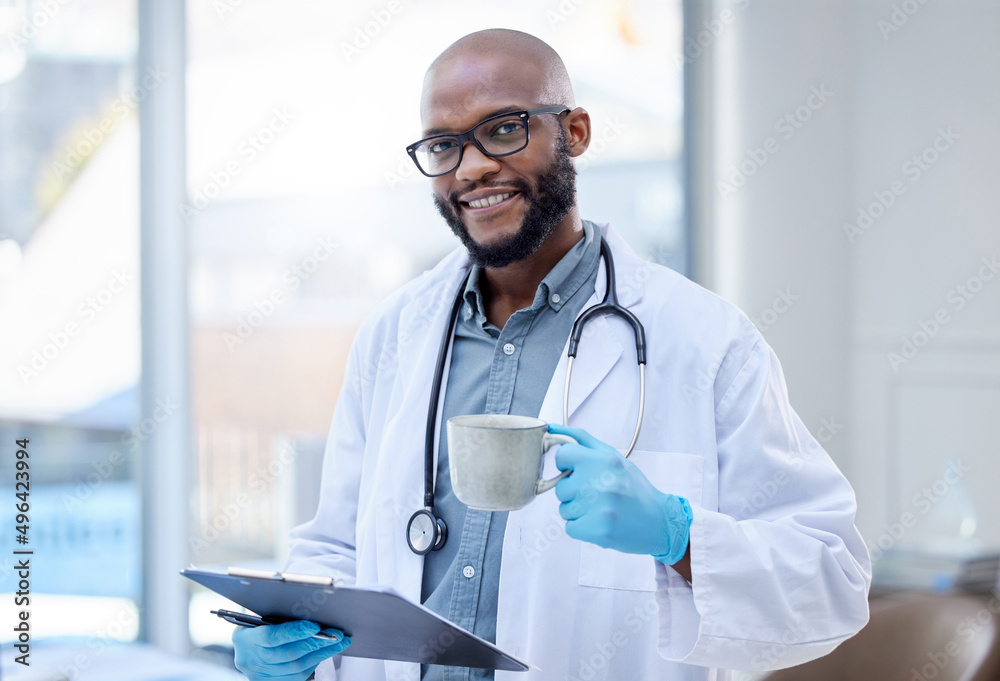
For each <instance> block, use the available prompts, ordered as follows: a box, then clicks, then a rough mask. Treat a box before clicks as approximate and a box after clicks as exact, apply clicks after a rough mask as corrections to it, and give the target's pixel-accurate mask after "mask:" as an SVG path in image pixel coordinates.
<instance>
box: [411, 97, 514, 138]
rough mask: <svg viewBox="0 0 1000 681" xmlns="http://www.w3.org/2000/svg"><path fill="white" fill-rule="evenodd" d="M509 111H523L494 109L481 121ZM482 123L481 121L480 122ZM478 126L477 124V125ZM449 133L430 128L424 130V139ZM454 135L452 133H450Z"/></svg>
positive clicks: (446, 130) (511, 107)
mask: <svg viewBox="0 0 1000 681" xmlns="http://www.w3.org/2000/svg"><path fill="white" fill-rule="evenodd" d="M511 111H525V109H524V107H520V106H513V105H512V106H504V107H501V108H499V109H494V110H493V111H492V112H490V113H488V114H486V115H485V116H484V117H483V119H482V120H483V121H485V120H486V119H487V118H493V117H494V116H499V115H500V114H505V113H510V112H511ZM480 123H482V121H480ZM477 125H478V123H477ZM450 132H451V131H450V130H448V128H431V129H430V130H424V137H434V136H435V135H447V134H448V133H450ZM452 134H454V133H452Z"/></svg>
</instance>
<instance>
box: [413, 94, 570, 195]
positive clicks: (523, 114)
mask: <svg viewBox="0 0 1000 681" xmlns="http://www.w3.org/2000/svg"><path fill="white" fill-rule="evenodd" d="M567 111H572V109H570V108H569V107H568V106H560V105H558V104H556V105H552V106H541V107H538V108H537V109H524V110H520V111H518V110H514V111H506V112H504V113H499V114H497V115H495V116H490V117H489V118H486V119H484V120H481V121H479V122H478V123H476V125H474V126H473V127H471V128H469V129H468V130H466V131H465V132H459V133H442V134H440V135H431V136H430V137H425V138H423V139H421V140H417V141H416V142H414V143H413V144H411V145H409V146H408V147H406V153H407V154H409V155H410V158H411V159H413V165H415V166H417V170H419V171H420V172H421V173H423V174H424V175H426V176H427V177H441V176H442V175H447V174H448V173H453V172H455V170H457V169H458V167H459V166H460V165H462V154H463V153H464V152H465V143H466V142H472V143H473V144H475V145H476V148H477V149H479V151H481V152H483V154H484V155H486V156H488V157H490V158H503V157H504V156H511V155H512V154H516V153H518V152H520V151H524V150H525V149H526V148H527V147H528V142H530V141H531V132H530V130H531V128H530V126H529V125H527V122H528V120H529V119H530V118H531V117H532V116H538V115H539V114H557V115H560V116H561V115H562V114H564V113H566V112H567ZM507 116H518V117H520V118H522V119H523V120H524V121H525V126H524V146H522V147H520V148H518V149H515V150H514V151H507V152H504V153H502V154H493V153H490V152H488V151H486V149H485V148H483V145H482V143H481V142H480V141H479V140H478V139H476V134H475V133H476V130H478V129H479V128H480V127H482V126H483V125H485V124H486V123H489V122H490V121H495V120H496V119H498V118H505V117H507ZM440 137H453V138H455V139H456V140H458V161H456V162H455V167H454V168H452V169H451V170H448V171H446V172H443V173H435V174H434V175H431V174H430V173H428V172H427V171H426V170H424V169H423V168H422V167H421V166H420V162H419V161H418V160H417V147H419V146H420V145H421V144H423V143H424V142H427V141H428V140H433V139H438V138H440Z"/></svg>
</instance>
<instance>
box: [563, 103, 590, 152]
mask: <svg viewBox="0 0 1000 681" xmlns="http://www.w3.org/2000/svg"><path fill="white" fill-rule="evenodd" d="M566 131H567V132H568V133H569V149H570V156H573V157H576V156H581V155H583V153H584V152H585V151H587V148H588V147H590V114H589V113H587V110H586V109H584V108H583V107H579V106H578V107H576V108H575V109H573V110H572V111H570V112H569V113H568V114H567V115H566Z"/></svg>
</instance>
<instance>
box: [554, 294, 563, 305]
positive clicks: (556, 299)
mask: <svg viewBox="0 0 1000 681" xmlns="http://www.w3.org/2000/svg"><path fill="white" fill-rule="evenodd" d="M560 300H562V298H560V297H559V294H558V293H553V294H552V302H553V303H558V302H559V301H560Z"/></svg>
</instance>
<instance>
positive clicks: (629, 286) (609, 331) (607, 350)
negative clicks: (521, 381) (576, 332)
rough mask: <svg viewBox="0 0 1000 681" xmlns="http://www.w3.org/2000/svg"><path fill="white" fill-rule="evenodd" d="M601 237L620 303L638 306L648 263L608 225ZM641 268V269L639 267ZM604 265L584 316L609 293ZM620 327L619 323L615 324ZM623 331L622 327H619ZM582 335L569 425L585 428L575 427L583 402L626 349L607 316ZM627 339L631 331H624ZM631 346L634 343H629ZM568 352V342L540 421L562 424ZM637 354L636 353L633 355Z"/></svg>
mask: <svg viewBox="0 0 1000 681" xmlns="http://www.w3.org/2000/svg"><path fill="white" fill-rule="evenodd" d="M600 227H601V231H602V233H604V232H606V234H605V236H606V238H607V240H608V245H609V246H610V247H611V250H612V256H613V258H614V261H615V273H616V277H617V290H618V300H619V303H620V304H621V305H623V306H625V307H627V308H630V307H632V306H633V305H635V304H636V303H637V302H638V301H639V300H640V299H641V297H642V295H641V293H642V284H644V283H645V281H646V280H648V278H649V273H648V270H647V269H646V266H645V263H643V262H642V261H640V260H638V258H636V257H635V254H634V253H632V252H631V250H629V249H628V247H627V246H626V245H625V244H624V242H623V241H622V240H621V238H620V237H619V236H618V234H617V233H616V232H615V231H614V230H612V229H610V227H608V226H607V225H600ZM637 265H638V266H637ZM605 267H606V265H605V261H604V259H603V258H602V259H601V261H600V264H599V265H598V268H597V280H596V281H595V283H594V293H593V295H591V296H590V299H589V300H588V301H587V303H586V305H584V306H583V308H582V310H581V312H583V311H586V310H587V309H589V308H590V307H592V306H594V305H597V304H598V303H600V302H601V300H602V299H603V298H604V292H605V289H606V281H605V277H606V276H607V275H606V272H605ZM616 323H617V322H616ZM619 326H622V327H623V328H624V325H623V324H619ZM583 328H584V330H583V335H582V338H581V339H580V344H579V346H578V348H577V354H576V359H575V360H574V362H573V376H572V384H571V385H570V391H569V423H568V424H564V425H570V426H574V427H581V428H586V427H587V424H585V423H574V422H573V415H574V413H575V412H576V411H577V410H578V409H579V407H580V405H581V404H583V402H584V400H586V399H587V397H589V396H590V394H591V393H593V392H594V390H595V389H596V388H597V386H598V385H600V383H601V381H602V380H604V377H605V376H607V375H608V372H610V371H611V368H612V367H613V366H614V365H615V363H616V362H618V361H619V360H620V359H621V358H622V354H623V352H624V347H626V346H623V344H622V337H621V332H620V331H616V330H615V329H613V328H612V327H611V323H609V322H608V315H599V316H597V317H594V318H592V319H591V320H590V321H589V322H587V324H586V325H585V326H584V327H583ZM625 333H626V334H627V338H631V337H632V335H631V331H629V330H628V329H627V328H625ZM630 345H631V342H630ZM568 351H569V339H568V338H567V339H566V344H565V345H564V346H563V353H562V357H561V358H560V360H559V364H558V366H557V367H556V370H555V373H553V375H552V381H551V382H550V383H549V388H548V391H547V392H546V393H545V399H544V400H543V401H542V407H541V409H540V410H539V414H538V415H539V418H541V419H544V420H545V421H548V422H550V423H562V422H563V393H564V389H565V385H566V367H567V363H568V358H567V356H566V353H567V352H568ZM633 352H634V351H633Z"/></svg>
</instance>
